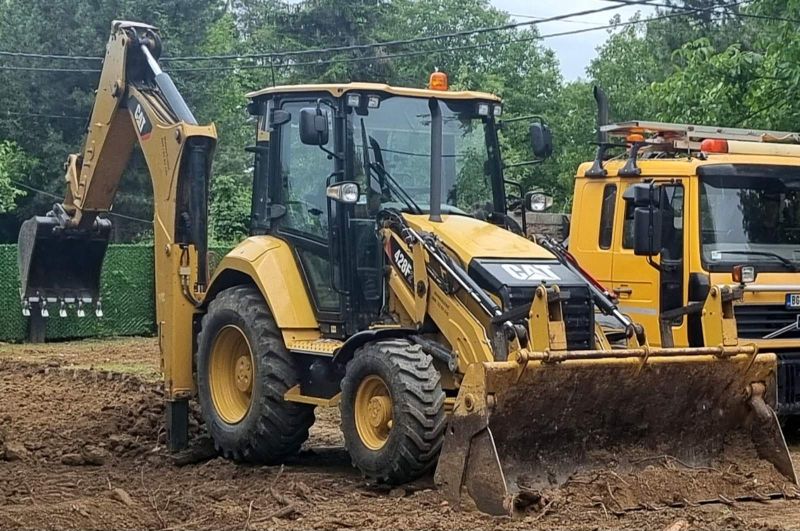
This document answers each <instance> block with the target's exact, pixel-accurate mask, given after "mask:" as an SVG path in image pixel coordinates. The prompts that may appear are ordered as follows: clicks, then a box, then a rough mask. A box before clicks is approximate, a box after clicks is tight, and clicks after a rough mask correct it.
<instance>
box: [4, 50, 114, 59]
mask: <svg viewBox="0 0 800 531" xmlns="http://www.w3.org/2000/svg"><path fill="white" fill-rule="evenodd" d="M0 55H7V56H10V57H27V58H29V59H71V60H76V61H102V60H103V58H102V57H98V56H87V55H61V54H47V53H30V52H4V51H0Z"/></svg>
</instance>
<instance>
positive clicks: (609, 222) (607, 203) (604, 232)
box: [598, 184, 617, 249]
mask: <svg viewBox="0 0 800 531" xmlns="http://www.w3.org/2000/svg"><path fill="white" fill-rule="evenodd" d="M616 201H617V185H616V184H607V185H606V186H605V188H603V203H602V205H601V207H600V235H599V237H598V244H599V245H600V248H601V249H608V248H610V247H611V237H612V236H613V234H614V205H615V204H616Z"/></svg>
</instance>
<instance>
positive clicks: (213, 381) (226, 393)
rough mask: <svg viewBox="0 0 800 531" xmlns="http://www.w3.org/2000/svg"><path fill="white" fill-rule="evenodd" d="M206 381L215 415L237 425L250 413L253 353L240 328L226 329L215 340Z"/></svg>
mask: <svg viewBox="0 0 800 531" xmlns="http://www.w3.org/2000/svg"><path fill="white" fill-rule="evenodd" d="M208 381H209V383H210V386H211V401H212V402H213V403H214V409H216V411H217V414H218V415H219V416H220V418H222V420H224V421H225V422H227V423H228V424H236V423H237V422H241V420H242V419H243V418H244V417H245V415H247V412H248V411H249V410H250V400H251V394H252V392H253V353H252V351H251V350H250V344H249V343H248V342H247V336H245V334H244V332H243V331H242V329H241V328H239V327H238V326H234V325H227V326H225V327H223V328H222V330H220V331H219V333H218V334H217V337H216V338H214V345H213V347H212V348H211V362H210V363H209V374H208Z"/></svg>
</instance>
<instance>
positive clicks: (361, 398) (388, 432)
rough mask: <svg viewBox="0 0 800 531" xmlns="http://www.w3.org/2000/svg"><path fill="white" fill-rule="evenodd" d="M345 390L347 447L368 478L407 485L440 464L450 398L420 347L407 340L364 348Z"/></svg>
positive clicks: (342, 407) (350, 368) (343, 406)
mask: <svg viewBox="0 0 800 531" xmlns="http://www.w3.org/2000/svg"><path fill="white" fill-rule="evenodd" d="M341 388H342V397H341V398H342V400H341V403H340V406H339V407H340V411H341V416H342V432H343V434H344V441H345V447H346V448H347V451H348V452H349V453H350V457H351V459H352V461H353V466H355V467H357V468H358V469H360V470H361V472H362V473H363V474H364V475H365V476H366V477H367V478H369V479H370V480H373V481H377V482H380V483H389V484H394V485H397V484H402V483H407V482H409V481H412V480H414V479H417V478H418V477H420V476H422V475H423V474H424V473H425V472H427V471H428V470H429V469H431V468H432V467H433V466H434V465H435V464H436V459H437V457H438V455H439V450H440V449H441V447H442V440H443V439H444V427H445V413H444V398H445V395H444V392H443V391H442V386H441V382H440V375H439V372H438V371H437V370H436V368H435V367H434V366H433V359H432V358H431V356H429V355H428V354H426V353H425V352H423V350H422V348H421V347H420V346H419V345H415V344H413V343H410V342H408V341H405V340H402V339H391V340H384V341H375V342H373V343H368V344H366V345H364V346H363V347H361V348H359V349H358V350H357V351H356V353H355V356H354V358H353V360H352V361H351V362H350V363H349V364H348V365H347V370H346V373H345V377H344V379H343V380H342V384H341Z"/></svg>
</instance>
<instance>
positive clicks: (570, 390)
mask: <svg viewBox="0 0 800 531" xmlns="http://www.w3.org/2000/svg"><path fill="white" fill-rule="evenodd" d="M751 362H752V365H751ZM775 368H776V358H775V356H774V355H773V354H759V355H757V356H756V358H755V359H753V356H752V355H736V356H733V357H731V358H728V359H721V358H717V357H715V356H713V355H693V356H689V355H686V356H669V357H666V356H665V357H651V358H649V359H648V361H647V363H646V364H645V365H642V363H641V360H640V359H636V358H613V359H612V358H606V359H603V358H601V359H591V360H570V361H564V362H560V363H557V364H553V363H543V362H540V361H536V362H529V363H527V365H520V364H517V363H516V362H491V363H483V364H475V365H473V366H471V367H470V368H469V369H468V371H467V373H466V375H465V377H464V380H463V381H462V385H461V387H460V390H459V394H458V397H457V399H456V404H455V407H454V409H453V414H452V416H451V418H450V421H449V424H448V428H447V431H446V435H445V441H444V445H443V447H442V453H441V455H440V458H439V463H438V465H437V469H436V477H435V479H436V483H437V485H438V487H439V489H440V490H441V491H442V494H443V495H444V497H445V498H446V499H448V501H450V502H451V504H453V505H454V506H459V505H460V504H461V502H462V501H468V500H466V498H469V499H471V500H472V502H473V503H474V506H475V507H476V508H477V509H479V510H481V511H483V512H486V513H490V514H496V515H509V514H510V515H513V514H514V513H515V512H517V511H518V510H519V509H520V508H521V507H522V506H523V505H524V504H525V502H532V501H535V500H537V499H545V498H547V497H548V495H550V494H552V493H553V491H554V490H555V489H566V491H567V493H568V494H569V495H570V498H571V499H578V500H581V499H582V501H585V502H586V503H589V504H593V503H594V504H596V503H597V501H598V500H603V501H602V503H604V504H605V506H607V507H609V508H612V509H615V510H621V511H622V510H626V509H630V508H635V507H637V506H640V505H641V504H651V505H671V504H675V503H676V502H677V503H691V502H701V501H710V500H726V499H729V500H735V499H743V498H748V497H751V496H755V497H763V496H764V495H766V494H773V493H775V492H785V491H786V490H787V489H791V488H792V487H794V486H796V485H797V477H796V475H795V471H794V469H793V467H792V462H791V458H790V456H789V451H788V448H787V446H786V442H785V441H784V439H783V435H782V432H781V430H780V426H779V425H778V420H777V416H776V415H775V413H774V411H773V410H772V408H771V407H770V406H774V396H775V385H776V381H775ZM770 397H772V399H771V398H770ZM548 493H549V494H548Z"/></svg>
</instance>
